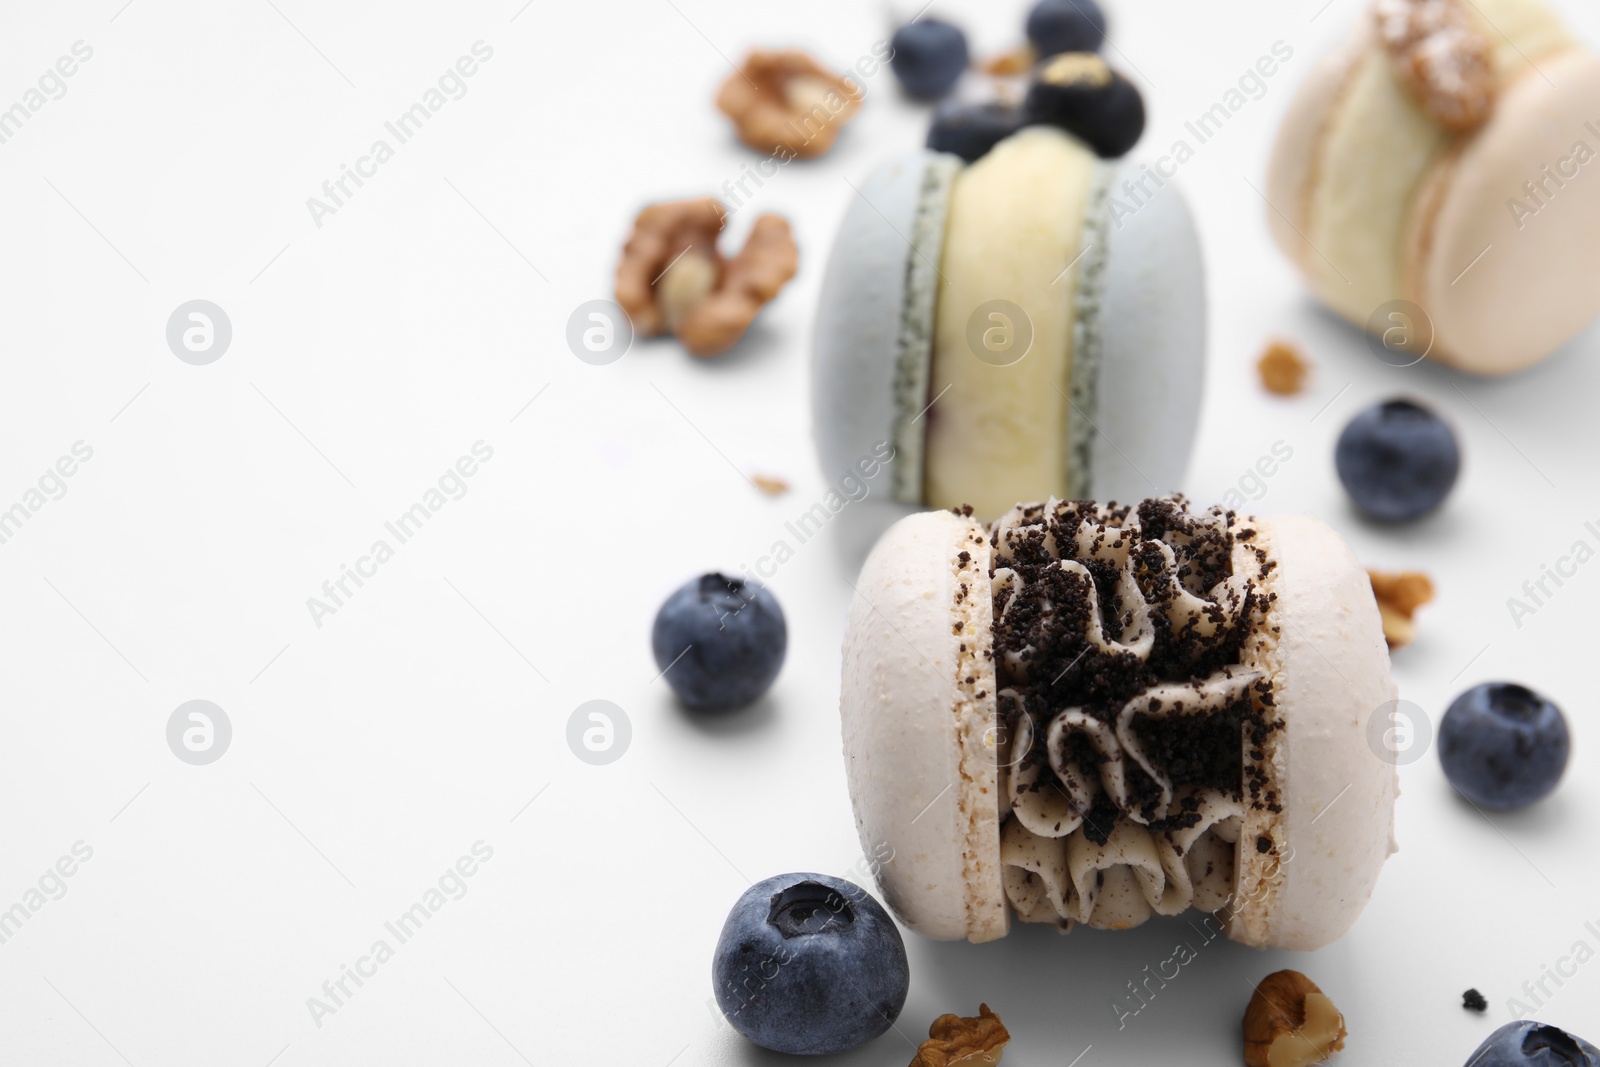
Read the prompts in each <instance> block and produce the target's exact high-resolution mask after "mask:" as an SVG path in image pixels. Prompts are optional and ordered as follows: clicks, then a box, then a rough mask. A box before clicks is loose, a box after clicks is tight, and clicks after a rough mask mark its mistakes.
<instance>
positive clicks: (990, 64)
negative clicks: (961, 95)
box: [978, 44, 1039, 78]
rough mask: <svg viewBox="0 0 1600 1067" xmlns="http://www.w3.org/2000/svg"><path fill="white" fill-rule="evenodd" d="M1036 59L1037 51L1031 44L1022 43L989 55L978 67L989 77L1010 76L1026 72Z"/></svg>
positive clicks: (1037, 57) (1031, 67) (1037, 59)
mask: <svg viewBox="0 0 1600 1067" xmlns="http://www.w3.org/2000/svg"><path fill="white" fill-rule="evenodd" d="M1038 61H1039V53H1038V52H1037V51H1035V50H1034V47H1033V46H1032V45H1031V44H1024V45H1018V46H1017V47H1015V48H1012V49H1009V50H1007V51H1005V52H1001V53H999V54H998V55H994V56H990V57H989V58H988V59H986V60H984V61H983V63H982V64H980V65H979V67H978V69H979V70H981V71H982V72H983V73H985V74H988V75H990V76H991V77H999V78H1010V77H1017V76H1019V75H1023V74H1026V73H1028V72H1029V71H1030V70H1032V69H1033V65H1034V64H1035V63H1037V62H1038Z"/></svg>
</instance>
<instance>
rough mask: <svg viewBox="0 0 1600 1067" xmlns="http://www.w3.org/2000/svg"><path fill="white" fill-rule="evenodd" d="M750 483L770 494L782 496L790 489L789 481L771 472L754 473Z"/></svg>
mask: <svg viewBox="0 0 1600 1067" xmlns="http://www.w3.org/2000/svg"><path fill="white" fill-rule="evenodd" d="M750 483H751V484H752V485H754V486H755V487H756V488H757V489H759V490H761V491H762V492H763V493H766V494H767V495H768V496H782V495H783V494H785V493H787V492H788V491H789V483H788V482H786V481H784V480H783V479H782V478H778V477H775V476H773V475H771V474H752V475H751V476H750Z"/></svg>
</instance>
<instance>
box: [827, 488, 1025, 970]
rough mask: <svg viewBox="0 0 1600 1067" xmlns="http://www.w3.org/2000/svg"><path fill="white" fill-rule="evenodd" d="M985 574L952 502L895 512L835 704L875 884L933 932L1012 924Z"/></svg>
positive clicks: (976, 542) (982, 547) (866, 584)
mask: <svg viewBox="0 0 1600 1067" xmlns="http://www.w3.org/2000/svg"><path fill="white" fill-rule="evenodd" d="M963 551H965V552H967V553H968V555H969V559H968V561H967V562H966V563H965V564H962V563H961V562H960V560H959V558H958V554H959V553H961V552H963ZM988 576H989V550H988V541H987V537H986V535H985V531H984V528H983V527H982V526H981V525H979V524H978V523H975V522H972V521H971V520H968V519H963V518H960V517H959V516H956V515H954V514H952V513H950V512H947V511H939V512H924V513H922V514H918V515H913V516H910V517H909V518H906V519H902V520H901V521H900V522H898V523H896V524H895V525H894V526H893V527H892V528H891V529H890V530H889V531H888V532H887V533H886V534H885V535H884V537H883V539H882V540H881V541H880V542H879V543H878V545H877V547H876V548H875V549H874V550H873V552H872V554H871V555H870V556H869V557H868V558H867V562H866V564H865V566H864V567H863V568H862V570H861V576H860V578H859V579H858V580H857V583H856V590H857V595H856V597H855V599H854V601H853V602H852V603H851V606H850V619H849V628H848V630H847V632H846V635H845V643H844V665H843V668H844V669H843V679H842V685H841V690H840V701H839V710H840V718H841V725H842V730H843V738H844V754H845V768H846V775H847V778H848V780H849V784H850V797H851V801H852V803H853V805H854V808H855V814H856V828H857V831H858V832H859V833H860V836H861V844H862V848H863V850H864V851H865V854H866V855H868V856H871V857H874V858H875V859H879V858H881V857H884V856H887V857H888V858H887V859H884V860H882V861H881V865H880V867H879V870H878V885H879V888H880V889H881V890H882V891H883V896H884V899H885V900H886V901H887V902H888V903H889V906H890V907H892V908H893V909H894V910H895V912H896V913H897V914H898V915H899V916H900V918H901V919H902V920H903V921H904V922H905V924H906V925H907V926H909V927H910V928H911V929H913V930H915V931H917V932H918V933H920V934H922V935H924V936H926V937H930V938H936V939H941V940H954V939H959V938H968V939H970V940H973V941H988V940H992V939H994V938H998V937H1004V936H1005V934H1006V932H1007V930H1008V929H1009V923H1010V912H1009V910H1008V908H1007V905H1006V903H1005V893H1004V888H1003V886H1002V884H1001V879H1000V815H999V801H998V798H999V789H998V784H997V773H996V766H995V758H994V752H993V741H994V730H993V726H994V723H995V716H996V702H995V687H994V669H993V665H992V661H991V660H989V659H987V658H986V657H984V656H983V655H981V654H980V653H981V650H982V649H984V648H989V647H990V644H989V642H991V641H992V630H993V603H992V599H991V597H990V593H989V583H988ZM962 582H966V583H967V586H968V590H967V592H968V595H965V596H961V597H959V599H958V593H959V592H960V586H961V584H962ZM975 586H976V587H975ZM956 624H959V631H960V632H957V625H956ZM969 675H970V676H971V677H973V679H974V680H973V682H972V684H971V685H964V684H958V680H959V679H962V678H964V677H965V676H969ZM977 693H982V694H983V696H981V697H978V696H976V694H977Z"/></svg>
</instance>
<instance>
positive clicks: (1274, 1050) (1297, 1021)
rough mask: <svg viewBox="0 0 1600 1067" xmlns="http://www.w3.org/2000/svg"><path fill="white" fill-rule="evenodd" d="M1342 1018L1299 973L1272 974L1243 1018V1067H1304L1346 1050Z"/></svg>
mask: <svg viewBox="0 0 1600 1067" xmlns="http://www.w3.org/2000/svg"><path fill="white" fill-rule="evenodd" d="M1345 1034H1346V1031H1345V1028H1344V1016H1343V1015H1341V1014H1339V1009H1338V1008H1336V1007H1334V1006H1333V1001H1331V1000H1329V999H1328V997H1327V995H1326V994H1325V993H1323V992H1322V990H1320V989H1318V988H1317V984H1316V983H1315V982H1313V981H1312V980H1311V979H1309V978H1307V977H1306V976H1305V975H1303V974H1301V973H1300V972H1299V971H1276V972H1274V973H1272V974H1269V975H1267V976H1266V977H1265V978H1263V979H1262V980H1261V982H1260V984H1259V985H1257V986H1256V991H1255V995H1254V996H1252V997H1251V998H1250V1006H1249V1007H1247V1008H1246V1009H1245V1012H1244V1062H1245V1067H1308V1065H1309V1064H1313V1063H1322V1062H1323V1061H1325V1060H1327V1059H1328V1058H1329V1057H1331V1056H1332V1055H1333V1054H1334V1053H1335V1052H1338V1051H1339V1050H1340V1049H1342V1048H1344V1039H1345Z"/></svg>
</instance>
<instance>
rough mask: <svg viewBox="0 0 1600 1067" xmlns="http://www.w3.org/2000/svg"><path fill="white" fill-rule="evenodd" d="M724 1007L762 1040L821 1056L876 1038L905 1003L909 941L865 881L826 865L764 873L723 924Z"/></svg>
mask: <svg viewBox="0 0 1600 1067" xmlns="http://www.w3.org/2000/svg"><path fill="white" fill-rule="evenodd" d="M711 983H712V985H713V986H714V987H715V989H716V995H717V1006H718V1007H720V1008H721V1009H722V1014H724V1015H726V1016H727V1017H728V1022H730V1023H732V1024H733V1028H734V1029H735V1030H737V1031H739V1032H740V1033H741V1034H743V1035H744V1036H745V1037H747V1038H749V1039H750V1040H751V1041H754V1042H755V1043H756V1044H758V1045H760V1046H761V1047H762V1048H767V1049H771V1050H772V1051H774V1052H787V1053H790V1054H793V1055H809V1056H822V1055H831V1054H834V1053H839V1052H848V1051H850V1050H851V1049H854V1048H859V1047H860V1046H862V1045H864V1044H866V1043H867V1042H868V1041H871V1040H872V1039H873V1038H875V1037H877V1036H878V1035H880V1034H882V1033H883V1032H884V1031H886V1030H888V1029H889V1027H890V1026H892V1025H894V1021H895V1019H897V1018H899V1016H900V1009H901V1008H903V1007H905V1003H906V991H907V990H908V989H909V988H910V984H911V971H910V968H909V967H908V966H907V964H906V947H905V943H904V942H902V941H901V940H900V931H899V930H898V929H896V928H895V925H894V921H893V920H892V919H890V918H889V914H888V912H886V911H884V910H883V906H882V905H880V904H879V903H878V902H877V901H876V900H873V899H872V897H871V896H870V895H869V894H868V893H867V892H866V890H864V889H862V888H861V887H860V886H857V885H854V884H852V883H850V882H847V881H845V880H844V879H842V878H830V877H828V876H827V875H824V874H780V875H778V876H777V877H775V878H768V879H767V880H766V881H764V882H757V883H756V884H755V885H753V886H751V887H750V888H749V889H748V890H746V891H745V894H744V895H743V896H741V897H740V898H739V901H738V903H736V904H735V905H734V906H733V910H732V911H730V912H729V913H728V918H727V921H726V922H724V923H723V925H722V936H721V937H719V938H718V939H717V949H716V954H715V955H714V956H713V957H712V961H711Z"/></svg>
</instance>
